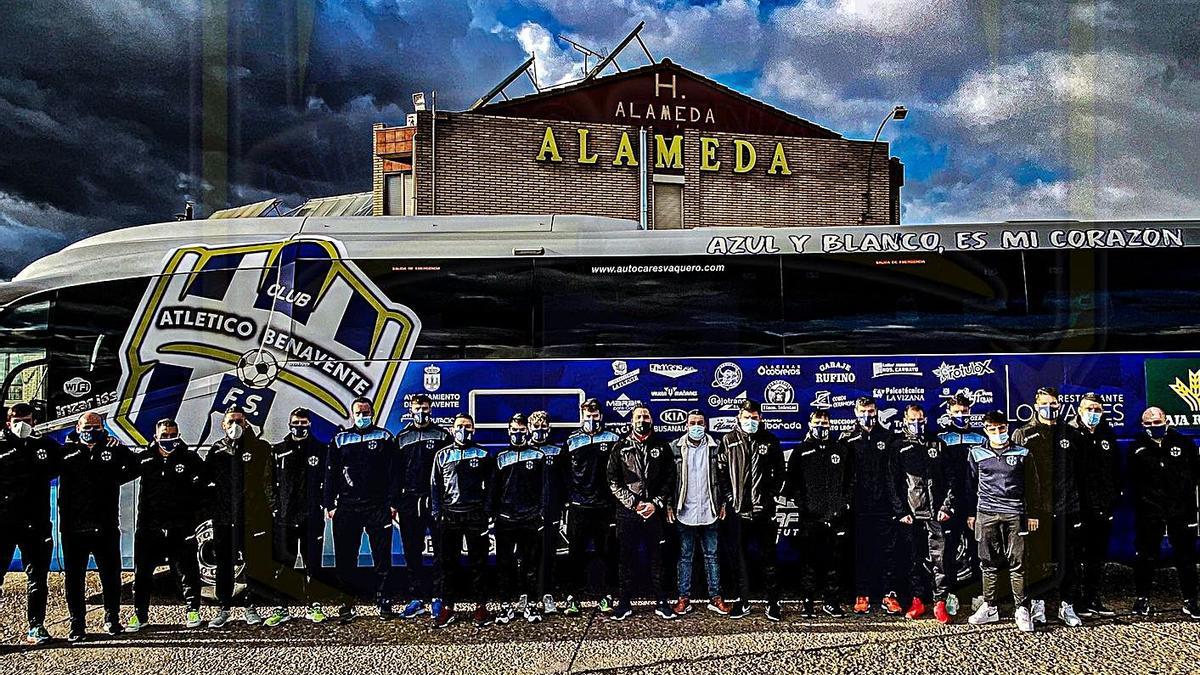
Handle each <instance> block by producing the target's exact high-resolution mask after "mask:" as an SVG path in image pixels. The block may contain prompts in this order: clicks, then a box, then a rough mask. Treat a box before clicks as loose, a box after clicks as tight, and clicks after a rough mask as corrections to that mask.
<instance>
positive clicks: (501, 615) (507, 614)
mask: <svg viewBox="0 0 1200 675" xmlns="http://www.w3.org/2000/svg"><path fill="white" fill-rule="evenodd" d="M516 616H517V613H516V612H514V611H513V608H512V605H510V604H508V603H507V602H502V603H500V611H499V612H498V613H497V614H496V619H495V622H496V624H497V625H500V626H504V625H507V624H508V623H509V622H510V621H512V620H513V619H514V618H516Z"/></svg>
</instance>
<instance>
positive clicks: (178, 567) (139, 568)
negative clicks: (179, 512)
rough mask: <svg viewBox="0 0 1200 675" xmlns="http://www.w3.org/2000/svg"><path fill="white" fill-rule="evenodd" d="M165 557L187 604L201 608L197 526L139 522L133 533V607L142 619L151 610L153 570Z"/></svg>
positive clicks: (190, 608) (189, 607)
mask: <svg viewBox="0 0 1200 675" xmlns="http://www.w3.org/2000/svg"><path fill="white" fill-rule="evenodd" d="M164 561H166V562H167V563H169V564H170V566H171V571H172V572H174V574H175V579H176V581H177V582H178V584H179V588H180V592H181V593H182V595H183V601H184V603H186V604H187V608H188V609H189V610H198V609H200V566H199V564H198V563H197V560H196V528H195V526H192V527H179V526H176V527H168V528H165V529H160V528H156V527H150V526H142V525H140V524H139V525H138V528H137V530H135V531H134V533H133V608H134V612H136V614H137V617H138V619H140V620H141V621H143V622H144V621H145V620H146V617H147V615H148V614H149V612H150V590H151V588H152V587H153V586H154V570H155V569H156V568H157V567H158V566H159V565H160V564H161V563H163V562H164Z"/></svg>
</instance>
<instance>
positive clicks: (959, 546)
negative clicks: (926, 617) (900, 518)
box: [938, 394, 987, 614]
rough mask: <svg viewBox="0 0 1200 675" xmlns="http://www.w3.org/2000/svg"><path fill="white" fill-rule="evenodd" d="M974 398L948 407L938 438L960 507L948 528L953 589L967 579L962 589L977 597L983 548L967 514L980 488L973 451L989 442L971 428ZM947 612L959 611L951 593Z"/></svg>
mask: <svg viewBox="0 0 1200 675" xmlns="http://www.w3.org/2000/svg"><path fill="white" fill-rule="evenodd" d="M971 405H972V401H971V399H969V398H967V397H966V396H964V395H962V394H957V395H955V396H954V397H953V398H951V399H950V401H949V402H948V403H947V404H946V417H947V420H946V421H947V424H946V425H945V426H943V427H942V428H941V429H940V430H939V431H938V438H940V439H941V441H942V444H943V445H944V446H945V451H946V458H945V461H944V462H942V468H943V469H944V470H945V472H946V478H947V479H948V480H949V482H950V489H952V490H953V491H954V498H955V502H956V503H957V506H956V508H955V511H956V513H955V514H952V516H951V518H950V522H948V523H946V525H945V533H946V576H947V578H948V579H949V580H950V587H951V589H953V588H955V587H956V586H957V585H958V584H957V583H956V582H957V581H958V580H959V579H962V578H963V577H968V581H967V583H965V584H964V587H963V588H962V589H960V590H965V591H967V592H969V593H972V594H973V589H974V588H975V587H979V584H980V579H979V546H977V545H976V544H975V536H974V534H972V533H971V531H970V528H968V527H967V515H968V514H971V513H975V494H976V491H977V486H975V485H972V484H971V475H970V462H971V458H970V454H971V448H973V447H975V446H977V445H983V444H985V443H987V436H985V435H984V434H983V430H982V429H980V428H977V427H972V426H971ZM946 605H947V612H948V613H949V614H956V613H957V612H958V597H957V596H956V595H954V594H953V593H951V594H950V595H948V596H947V600H946Z"/></svg>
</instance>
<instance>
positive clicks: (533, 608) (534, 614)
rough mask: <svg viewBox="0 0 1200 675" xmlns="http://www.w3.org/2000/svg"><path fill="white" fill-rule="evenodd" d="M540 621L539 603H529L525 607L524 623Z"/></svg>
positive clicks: (540, 609)
mask: <svg viewBox="0 0 1200 675" xmlns="http://www.w3.org/2000/svg"><path fill="white" fill-rule="evenodd" d="M541 622H542V608H541V605H540V604H539V603H536V602H533V603H530V604H529V605H528V606H527V607H526V608H525V623H541Z"/></svg>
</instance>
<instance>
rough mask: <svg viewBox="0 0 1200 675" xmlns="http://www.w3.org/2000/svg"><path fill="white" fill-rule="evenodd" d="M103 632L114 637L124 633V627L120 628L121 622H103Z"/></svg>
mask: <svg viewBox="0 0 1200 675" xmlns="http://www.w3.org/2000/svg"><path fill="white" fill-rule="evenodd" d="M104 632H105V633H108V634H109V635H113V636H116V635H120V634H121V633H124V632H125V627H124V626H122V625H121V622H119V621H105V622H104Z"/></svg>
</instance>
